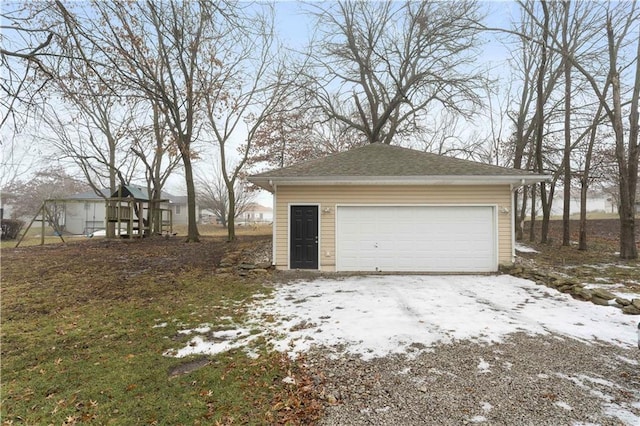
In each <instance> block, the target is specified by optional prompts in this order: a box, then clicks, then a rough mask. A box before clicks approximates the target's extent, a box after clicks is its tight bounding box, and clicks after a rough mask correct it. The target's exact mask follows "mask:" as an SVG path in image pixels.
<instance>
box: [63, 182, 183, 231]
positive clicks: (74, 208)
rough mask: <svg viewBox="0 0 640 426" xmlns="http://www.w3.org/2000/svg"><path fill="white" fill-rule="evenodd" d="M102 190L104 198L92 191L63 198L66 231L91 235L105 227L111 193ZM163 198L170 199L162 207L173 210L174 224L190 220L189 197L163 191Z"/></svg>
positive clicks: (141, 188)
mask: <svg viewBox="0 0 640 426" xmlns="http://www.w3.org/2000/svg"><path fill="white" fill-rule="evenodd" d="M131 187H135V188H138V189H140V190H144V191H145V192H146V188H143V187H141V186H136V185H131ZM101 192H102V194H103V195H104V198H103V197H99V196H98V195H97V194H96V193H95V192H93V191H91V192H83V193H80V194H73V195H70V196H67V197H65V198H64V200H61V201H62V202H64V217H63V219H62V220H61V224H62V225H63V226H64V230H65V231H66V232H69V233H71V234H78V235H80V234H84V235H89V234H91V233H93V232H95V231H97V230H101V229H105V227H106V225H105V219H106V202H105V199H106V198H109V197H110V196H111V193H110V191H109V190H108V189H103V190H102V191H101ZM162 199H163V200H169V203H168V204H166V203H162V204H161V205H160V207H161V208H163V209H166V208H168V209H170V210H171V211H172V215H173V217H172V220H173V225H174V226H175V225H186V224H187V221H188V215H187V197H186V196H175V195H171V194H169V193H166V192H162Z"/></svg>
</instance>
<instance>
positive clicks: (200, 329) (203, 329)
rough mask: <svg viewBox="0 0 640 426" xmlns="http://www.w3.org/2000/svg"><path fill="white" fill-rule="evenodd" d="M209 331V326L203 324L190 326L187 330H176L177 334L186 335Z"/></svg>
mask: <svg viewBox="0 0 640 426" xmlns="http://www.w3.org/2000/svg"><path fill="white" fill-rule="evenodd" d="M209 331H211V327H210V326H208V325H204V324H203V325H201V326H199V327H196V328H192V329H189V330H178V334H187V335H189V334H192V333H198V334H204V333H208V332H209Z"/></svg>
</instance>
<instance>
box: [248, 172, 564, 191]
mask: <svg viewBox="0 0 640 426" xmlns="http://www.w3.org/2000/svg"><path fill="white" fill-rule="evenodd" d="M551 178H552V176H550V175H524V176H518V175H512V176H511V175H493V176H457V175H456V176H447V175H443V176H363V177H360V176H332V177H325V176H320V177H318V176H304V177H262V176H250V177H249V178H248V180H249V182H251V183H254V184H256V185H258V186H259V187H261V188H263V189H266V190H267V191H269V192H274V191H275V188H276V186H278V185H291V186H300V185H314V186H315V185H513V186H514V187H518V186H524V185H531V184H534V183H538V182H542V181H546V180H550V179H551Z"/></svg>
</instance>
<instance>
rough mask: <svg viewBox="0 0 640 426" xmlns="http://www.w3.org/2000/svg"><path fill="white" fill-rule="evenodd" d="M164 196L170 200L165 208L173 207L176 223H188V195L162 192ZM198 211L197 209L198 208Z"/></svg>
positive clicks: (174, 221)
mask: <svg viewBox="0 0 640 426" xmlns="http://www.w3.org/2000/svg"><path fill="white" fill-rule="evenodd" d="M162 198H166V199H168V200H169V205H168V206H164V207H165V208H169V209H171V212H172V214H173V224H174V225H186V224H187V223H188V222H189V215H188V213H187V212H188V204H187V196H186V195H171V194H168V193H166V192H163V193H162ZM196 211H197V209H196Z"/></svg>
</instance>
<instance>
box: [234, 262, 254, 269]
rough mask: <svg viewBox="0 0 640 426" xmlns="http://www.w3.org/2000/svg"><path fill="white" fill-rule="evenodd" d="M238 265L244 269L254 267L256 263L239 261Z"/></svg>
mask: <svg viewBox="0 0 640 426" xmlns="http://www.w3.org/2000/svg"><path fill="white" fill-rule="evenodd" d="M238 267H239V268H240V269H245V270H250V269H256V265H254V264H253V263H241V264H240V265H238Z"/></svg>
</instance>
